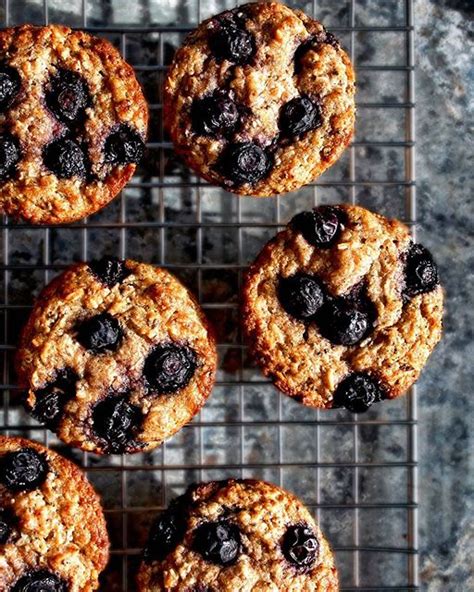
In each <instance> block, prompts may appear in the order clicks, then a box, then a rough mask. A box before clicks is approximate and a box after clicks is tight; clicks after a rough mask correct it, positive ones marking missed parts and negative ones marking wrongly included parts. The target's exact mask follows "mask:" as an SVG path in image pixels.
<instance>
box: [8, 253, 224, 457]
mask: <svg viewBox="0 0 474 592" xmlns="http://www.w3.org/2000/svg"><path fill="white" fill-rule="evenodd" d="M17 369H18V376H19V382H20V386H22V387H23V388H26V389H27V393H26V405H27V408H28V409H29V410H31V413H32V415H33V417H35V418H36V419H38V420H39V421H40V422H42V423H44V424H46V425H47V426H48V427H49V428H51V429H52V430H54V431H55V432H56V434H57V435H58V436H59V438H61V439H62V440H63V441H64V442H66V443H67V444H70V445H72V446H77V447H79V448H82V449H83V450H88V451H92V452H96V453H99V454H108V453H121V452H138V451H141V450H149V449H152V448H155V447H156V446H158V445H159V444H161V443H162V442H163V440H165V439H166V438H169V437H170V436H172V435H173V434H174V433H175V432H177V431H178V430H179V429H180V428H181V427H182V426H183V425H184V424H185V423H187V422H188V421H190V420H191V418H192V417H193V416H194V415H195V414H196V413H197V412H198V411H199V409H200V408H201V406H202V405H203V404H204V402H205V401H206V399H207V397H208V395H209V393H210V391H211V388H212V386H213V382H214V375H215V369H216V350H215V343H214V338H213V334H212V332H211V330H210V327H209V326H208V324H207V321H206V319H205V317H204V314H203V312H202V311H201V309H200V308H199V306H198V304H197V303H196V302H195V300H194V299H193V297H192V296H191V295H190V293H189V292H188V290H187V289H186V288H185V287H184V286H183V285H182V284H181V283H180V282H179V281H178V280H177V279H176V278H175V277H174V276H173V275H171V274H170V273H168V272H167V271H165V270H163V269H159V268H156V267H153V266H151V265H147V264H144V263H137V262H135V261H130V260H126V261H120V260H118V259H102V260H100V261H95V262H91V263H89V264H86V263H80V264H76V265H73V266H72V267H70V268H69V269H68V270H66V271H65V272H64V273H63V274H62V275H60V276H59V277H57V278H56V279H54V280H53V281H52V282H51V283H50V284H49V285H48V286H47V287H46V288H45V290H44V291H43V293H42V294H41V296H40V298H39V300H38V302H37V303H36V305H35V306H34V308H33V312H32V313H31V316H30V318H29V320H28V322H27V324H26V326H25V328H24V330H23V334H22V337H21V340H20V345H19V349H18V353H17Z"/></svg>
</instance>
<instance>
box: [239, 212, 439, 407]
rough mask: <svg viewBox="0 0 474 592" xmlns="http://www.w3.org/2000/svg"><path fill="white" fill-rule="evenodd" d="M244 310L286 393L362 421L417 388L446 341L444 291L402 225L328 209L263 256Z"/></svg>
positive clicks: (263, 357) (263, 361)
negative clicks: (360, 415) (382, 402)
mask: <svg viewBox="0 0 474 592" xmlns="http://www.w3.org/2000/svg"><path fill="white" fill-rule="evenodd" d="M242 307H243V308H242V319H243V327H244V331H245V333H246V335H247V338H248V341H249V345H250V349H251V351H252V353H253V355H254V357H255V359H256V361H257V363H258V364H259V365H260V366H261V368H262V369H263V371H264V373H265V374H266V375H267V376H269V377H271V379H272V380H273V381H274V383H275V385H276V386H277V387H278V388H279V389H280V390H282V391H283V392H284V393H286V394H288V395H290V396H291V397H294V398H295V399H297V400H299V401H300V402H302V403H304V404H305V405H308V406H312V407H320V408H331V407H341V406H343V407H346V408H348V409H350V410H351V411H354V412H360V411H365V410H367V409H368V408H369V407H370V406H371V405H372V404H373V403H375V402H377V401H380V400H381V399H386V398H387V399H390V398H394V397H398V396H399V395H401V394H403V393H404V392H405V391H406V390H407V389H408V388H409V387H410V386H411V385H412V384H413V383H414V382H415V381H416V380H417V378H418V376H419V374H420V372H421V370H422V368H423V366H424V365H425V363H426V361H427V359H428V356H429V355H430V353H431V352H432V350H433V348H434V347H435V345H436V344H437V342H438V341H439V340H440V338H441V329H442V315H443V291H442V288H441V287H440V285H439V278H438V270H437V267H436V264H435V263H434V261H433V258H432V256H431V254H430V253H429V252H428V251H427V249H425V248H424V247H423V246H422V245H419V244H416V243H413V242H412V240H411V237H410V234H409V231H408V228H407V227H406V226H404V225H403V224H402V223H401V222H398V221H397V220H389V219H387V218H384V217H383V216H380V215H378V214H375V213H372V212H369V211H368V210H366V209H364V208H361V207H357V206H346V205H340V206H321V207H319V208H316V209H314V210H312V211H308V212H302V213H301V214H298V215H297V216H295V217H294V218H293V220H292V221H291V222H290V223H289V224H288V226H287V227H286V229H285V230H283V231H282V232H280V233H279V234H278V235H277V236H276V237H275V238H274V239H273V240H271V241H270V242H269V243H268V244H267V245H266V246H265V247H264V248H263V250H262V251H261V253H260V255H259V256H258V257H257V259H256V261H255V263H254V264H253V265H252V266H251V267H250V270H249V272H248V275H247V279H246V282H245V285H244V289H243V297H242Z"/></svg>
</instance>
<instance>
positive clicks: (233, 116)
mask: <svg viewBox="0 0 474 592" xmlns="http://www.w3.org/2000/svg"><path fill="white" fill-rule="evenodd" d="M239 118H240V114H239V109H238V108H237V104H236V103H235V102H234V101H233V100H232V99H231V98H230V97H229V96H228V95H227V94H224V93H214V94H213V95H210V96H208V97H204V98H202V99H196V100H194V101H193V104H192V107H191V120H192V124H193V129H194V131H195V132H196V133H198V134H201V135H205V136H213V137H214V136H219V135H222V136H226V135H229V134H231V133H233V132H234V131H235V130H236V129H237V127H238V125H239Z"/></svg>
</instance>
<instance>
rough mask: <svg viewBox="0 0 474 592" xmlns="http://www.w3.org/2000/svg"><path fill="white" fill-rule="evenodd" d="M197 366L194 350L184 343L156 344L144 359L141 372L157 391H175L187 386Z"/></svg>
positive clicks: (152, 388)
mask: <svg viewBox="0 0 474 592" xmlns="http://www.w3.org/2000/svg"><path fill="white" fill-rule="evenodd" d="M196 367H197V357H196V352H195V351H194V350H192V349H191V348H190V347H188V346H186V345H179V344H177V343H164V344H161V345H157V346H156V347H155V348H154V349H153V350H152V352H151V353H150V354H149V356H148V357H147V359H146V360H145V365H144V367H143V374H144V376H145V380H146V382H147V385H148V387H149V388H150V389H151V390H152V391H155V392H157V393H175V392H176V391H179V390H180V389H182V388H184V387H185V386H187V385H188V384H189V382H190V380H191V379H192V377H193V376H194V373H195V371H196Z"/></svg>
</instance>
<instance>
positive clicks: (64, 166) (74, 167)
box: [43, 138, 88, 179]
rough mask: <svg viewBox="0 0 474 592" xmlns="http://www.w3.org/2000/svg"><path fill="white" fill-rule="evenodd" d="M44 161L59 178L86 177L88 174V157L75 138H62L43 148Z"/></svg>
mask: <svg viewBox="0 0 474 592" xmlns="http://www.w3.org/2000/svg"><path fill="white" fill-rule="evenodd" d="M43 162H44V165H45V166H46V168H47V169H49V170H50V171H51V172H52V173H54V174H55V175H56V176H57V177H58V178H59V179H71V178H72V177H80V178H84V177H85V176H86V175H87V169H88V166H87V157H86V155H85V153H84V151H83V150H82V148H81V147H80V146H79V144H78V143H77V142H74V140H70V139H68V138H60V139H59V140H54V141H53V142H51V143H50V144H48V145H47V146H46V147H45V148H44V150H43Z"/></svg>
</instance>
